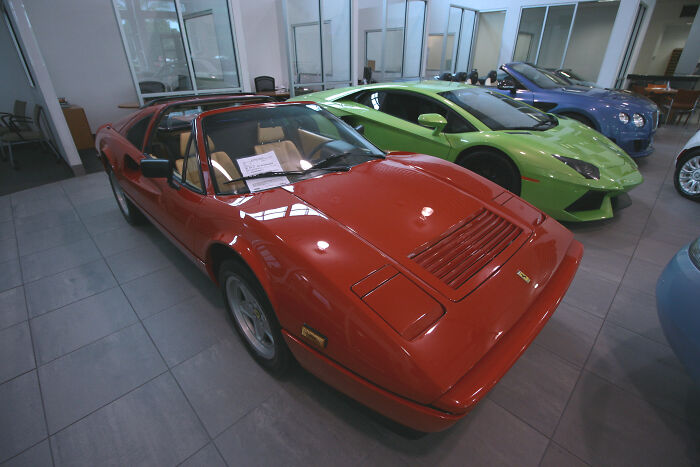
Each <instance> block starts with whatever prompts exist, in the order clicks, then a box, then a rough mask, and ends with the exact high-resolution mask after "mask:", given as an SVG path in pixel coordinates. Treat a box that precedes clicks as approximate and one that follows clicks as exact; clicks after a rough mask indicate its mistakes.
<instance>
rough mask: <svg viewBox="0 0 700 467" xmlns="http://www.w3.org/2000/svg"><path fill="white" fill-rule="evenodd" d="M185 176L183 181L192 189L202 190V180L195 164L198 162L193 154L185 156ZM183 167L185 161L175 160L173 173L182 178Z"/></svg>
mask: <svg viewBox="0 0 700 467" xmlns="http://www.w3.org/2000/svg"><path fill="white" fill-rule="evenodd" d="M187 159H188V160H187V176H186V177H185V181H186V182H187V183H189V184H190V185H192V186H193V187H195V188H197V189H199V190H201V189H202V179H201V178H200V176H199V167H198V166H197V164H198V163H199V161H198V160H197V156H196V155H194V154H191V155H189V156H187ZM184 165H185V159H184V158H182V159H177V160H175V172H177V173H178V175H180V177H182V167H183V166H184Z"/></svg>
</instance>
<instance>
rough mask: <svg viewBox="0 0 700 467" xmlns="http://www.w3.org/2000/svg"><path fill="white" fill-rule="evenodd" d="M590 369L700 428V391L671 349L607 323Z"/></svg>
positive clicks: (601, 333)
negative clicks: (694, 423)
mask: <svg viewBox="0 0 700 467" xmlns="http://www.w3.org/2000/svg"><path fill="white" fill-rule="evenodd" d="M586 369H587V370H589V371H591V372H593V373H595V374H597V375H598V376H601V377H603V378H605V379H607V380H608V381H611V382H613V383H614V384H616V385H618V386H620V387H622V388H623V389H625V390H627V391H629V392H631V393H633V394H636V395H638V396H639V397H642V398H643V399H645V400H647V401H649V402H651V403H652V404H656V405H658V406H659V407H662V408H664V409H666V410H669V411H671V412H672V413H674V414H676V415H677V416H678V417H684V418H688V419H690V420H693V421H695V422H697V423H698V426H700V388H698V387H697V386H696V385H694V384H693V382H692V380H691V379H690V377H689V376H688V374H687V373H686V372H685V369H684V368H683V367H682V366H681V364H680V362H679V361H678V360H677V359H676V357H675V355H674V354H673V351H672V350H671V348H670V347H668V346H665V345H662V344H659V343H658V342H654V341H652V340H650V339H647V338H646V337H642V336H640V335H638V334H635V333H633V332H631V331H628V330H626V329H624V328H621V327H619V326H617V325H615V324H612V323H605V324H604V325H603V329H602V330H601V332H600V335H599V336H598V340H597V341H596V344H595V346H594V347H593V351H592V352H591V356H590V358H589V359H588V362H587V363H586Z"/></svg>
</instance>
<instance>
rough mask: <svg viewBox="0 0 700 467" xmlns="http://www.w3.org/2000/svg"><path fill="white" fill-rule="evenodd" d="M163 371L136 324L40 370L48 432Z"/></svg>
mask: <svg viewBox="0 0 700 467" xmlns="http://www.w3.org/2000/svg"><path fill="white" fill-rule="evenodd" d="M165 369H166V368H165V365H164V363H163V360H162V359H161V358H160V355H158V352H157V351H156V349H155V347H153V344H152V343H151V340H150V339H149V338H148V336H147V335H146V332H145V331H144V330H143V327H142V326H141V325H140V324H135V325H133V326H130V327H128V328H126V329H124V330H122V331H119V332H117V333H115V334H112V335H110V336H107V337H105V338H103V339H101V340H99V341H97V342H94V343H92V344H90V345H87V346H85V347H82V348H80V349H78V350H76V351H75V352H72V353H69V354H68V355H65V356H63V357H61V358H59V359H57V360H54V361H52V362H51V363H49V364H47V365H45V366H42V367H40V368H39V378H40V380H41V387H42V391H43V396H44V404H45V408H46V419H47V421H48V425H49V431H50V432H51V433H55V432H56V431H58V430H60V429H61V428H64V427H65V426H67V425H69V424H71V423H73V422H75V421H76V420H78V419H80V418H81V417H84V416H85V415H87V414H89V413H90V412H92V411H93V410H95V409H98V408H100V407H101V406H103V405H105V404H107V403H109V402H111V401H113V400H115V399H117V398H119V397H120V396H122V395H123V394H125V393H126V392H128V391H131V390H132V389H134V388H136V387H138V386H139V385H141V384H143V383H145V382H146V381H148V380H149V379H151V378H153V377H155V376H157V375H158V374H160V373H162V372H163V371H165Z"/></svg>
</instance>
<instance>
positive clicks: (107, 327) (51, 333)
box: [30, 287, 138, 365]
mask: <svg viewBox="0 0 700 467" xmlns="http://www.w3.org/2000/svg"><path fill="white" fill-rule="evenodd" d="M137 320H138V318H137V316H136V314H135V313H134V311H133V310H132V309H131V305H129V302H128V301H127V300H126V297H125V296H124V293H123V292H122V290H121V289H120V288H119V287H115V288H113V289H110V290H107V291H105V292H102V293H99V294H97V295H93V296H91V297H88V298H85V299H83V300H80V301H78V302H75V303H72V304H70V305H67V306H65V307H63V308H59V309H58V310H54V311H51V312H49V313H45V314H43V315H41V316H39V317H37V318H34V319H32V320H31V323H30V325H31V327H32V335H33V336H34V347H35V349H36V358H37V361H38V362H39V365H43V364H44V363H46V362H48V361H50V360H53V359H55V358H58V357H60V356H61V355H65V354H66V353H68V352H71V351H73V350H75V349H78V348H80V347H82V346H83V345H86V344H89V343H91V342H93V341H96V340H98V339H101V338H102V337H105V336H107V335H109V334H111V333H113V332H115V331H118V330H119V329H122V328H124V327H126V326H128V325H130V324H133V323H135V322H136V321H137Z"/></svg>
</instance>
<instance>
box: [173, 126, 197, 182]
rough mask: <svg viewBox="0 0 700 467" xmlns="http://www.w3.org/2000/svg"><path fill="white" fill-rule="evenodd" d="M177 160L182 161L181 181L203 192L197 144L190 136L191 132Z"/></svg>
mask: <svg viewBox="0 0 700 467" xmlns="http://www.w3.org/2000/svg"><path fill="white" fill-rule="evenodd" d="M179 161H182V167H181V177H182V183H183V184H184V185H187V186H188V187H191V188H193V189H194V190H195V191H198V192H203V191H204V189H203V188H202V187H203V184H202V174H201V170H200V165H199V157H197V145H196V141H195V140H194V138H192V134H190V135H189V137H188V141H187V143H186V146H185V151H184V154H183V158H182V159H179ZM179 161H176V170H177V162H179ZM176 173H177V172H176Z"/></svg>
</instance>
